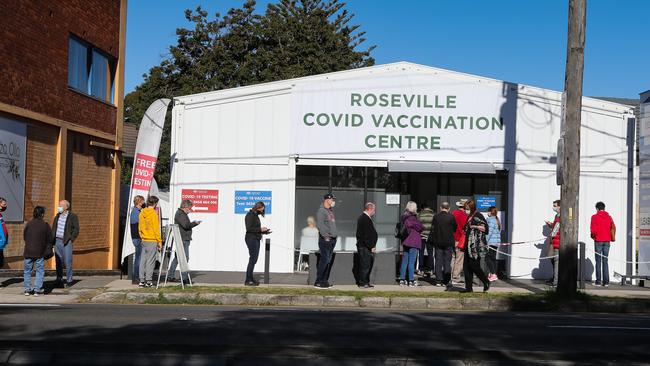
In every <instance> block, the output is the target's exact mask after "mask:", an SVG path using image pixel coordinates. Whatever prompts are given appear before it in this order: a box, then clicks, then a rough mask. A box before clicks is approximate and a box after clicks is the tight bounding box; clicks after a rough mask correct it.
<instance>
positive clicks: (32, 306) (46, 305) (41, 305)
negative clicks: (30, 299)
mask: <svg viewBox="0 0 650 366" xmlns="http://www.w3.org/2000/svg"><path fill="white" fill-rule="evenodd" d="M0 306H6V307H26V308H30V307H31V308H36V307H50V308H51V307H60V306H61V305H58V304H0Z"/></svg>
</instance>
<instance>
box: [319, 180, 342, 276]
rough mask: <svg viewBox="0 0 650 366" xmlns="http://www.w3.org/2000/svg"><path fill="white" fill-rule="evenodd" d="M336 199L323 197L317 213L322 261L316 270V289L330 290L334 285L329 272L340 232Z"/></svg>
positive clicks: (332, 196)
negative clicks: (335, 210)
mask: <svg viewBox="0 0 650 366" xmlns="http://www.w3.org/2000/svg"><path fill="white" fill-rule="evenodd" d="M335 205H336V197H334V195H332V194H331V193H328V194H326V195H325V196H323V203H322V204H321V205H320V208H319V209H318V212H317V213H316V227H317V228H318V250H319V251H320V259H319V261H318V266H317V270H316V282H314V287H317V288H330V287H332V285H330V283H329V282H328V280H329V270H330V266H331V262H332V254H333V253H334V247H335V246H336V238H337V237H338V236H339V232H338V230H337V229H336V218H335V217H334V210H332V209H333V208H334V206H335Z"/></svg>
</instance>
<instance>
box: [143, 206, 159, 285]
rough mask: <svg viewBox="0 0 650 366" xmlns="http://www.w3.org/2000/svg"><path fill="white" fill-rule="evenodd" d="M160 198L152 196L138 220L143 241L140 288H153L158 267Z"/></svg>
mask: <svg viewBox="0 0 650 366" xmlns="http://www.w3.org/2000/svg"><path fill="white" fill-rule="evenodd" d="M157 206H158V197H156V196H150V197H149V198H148V199H147V207H146V208H144V209H142V211H141V212H140V217H139V220H138V231H139V232H140V238H141V239H142V258H140V284H139V287H153V271H154V269H155V267H156V255H157V254H158V252H159V251H160V249H161V248H162V237H161V236H160V218H158V214H157V213H156V207H157Z"/></svg>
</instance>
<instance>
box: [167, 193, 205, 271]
mask: <svg viewBox="0 0 650 366" xmlns="http://www.w3.org/2000/svg"><path fill="white" fill-rule="evenodd" d="M192 206H193V204H192V201H190V200H183V202H181V207H180V208H179V209H178V210H176V215H174V223H175V224H176V225H178V231H179V232H180V233H181V240H182V241H183V250H184V251H185V259H186V260H187V262H189V261H190V242H191V241H192V229H193V228H194V227H195V226H197V225H198V224H200V223H201V221H190V217H189V216H187V214H188V213H190V212H192ZM178 244H179V243H175V245H178ZM177 266H178V258H177V257H176V256H174V260H173V261H172V264H171V266H170V267H169V271H168V272H167V273H168V276H169V277H168V278H167V281H169V282H175V281H176V267H177ZM187 280H188V279H187V273H186V274H185V276H184V278H183V282H185V281H187Z"/></svg>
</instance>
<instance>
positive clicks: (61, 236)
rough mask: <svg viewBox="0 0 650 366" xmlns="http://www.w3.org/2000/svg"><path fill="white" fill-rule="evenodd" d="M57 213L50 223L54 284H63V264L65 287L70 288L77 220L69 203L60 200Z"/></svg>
mask: <svg viewBox="0 0 650 366" xmlns="http://www.w3.org/2000/svg"><path fill="white" fill-rule="evenodd" d="M57 211H58V213H57V214H56V216H55V217H54V222H52V236H53V237H54V243H55V244H54V253H55V254H56V255H55V256H56V283H57V285H59V286H60V285H61V284H62V283H63V265H64V264H65V271H66V276H65V277H66V278H65V287H70V286H72V255H73V246H72V245H73V244H74V241H75V240H77V237H78V236H79V218H77V215H75V214H74V213H73V212H72V211H71V210H70V202H68V201H66V200H62V201H61V202H59V207H57Z"/></svg>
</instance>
